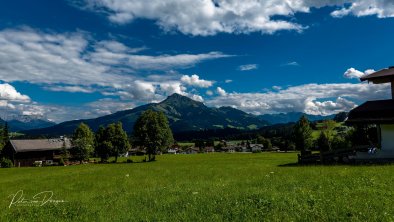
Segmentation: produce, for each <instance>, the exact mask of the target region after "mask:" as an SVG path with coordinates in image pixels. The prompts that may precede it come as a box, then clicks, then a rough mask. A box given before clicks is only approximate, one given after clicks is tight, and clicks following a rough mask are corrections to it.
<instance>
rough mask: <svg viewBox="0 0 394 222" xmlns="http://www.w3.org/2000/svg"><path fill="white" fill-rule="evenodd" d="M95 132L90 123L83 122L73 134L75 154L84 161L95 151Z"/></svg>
mask: <svg viewBox="0 0 394 222" xmlns="http://www.w3.org/2000/svg"><path fill="white" fill-rule="evenodd" d="M94 140H95V138H94V134H93V132H92V130H91V129H90V128H89V126H88V125H86V124H84V123H81V124H80V125H79V126H78V127H77V128H76V129H75V131H74V134H73V145H74V148H73V151H74V156H75V157H76V158H77V159H78V160H79V161H81V163H82V161H83V160H84V159H86V158H88V157H89V156H90V155H91V154H92V153H93V151H94Z"/></svg>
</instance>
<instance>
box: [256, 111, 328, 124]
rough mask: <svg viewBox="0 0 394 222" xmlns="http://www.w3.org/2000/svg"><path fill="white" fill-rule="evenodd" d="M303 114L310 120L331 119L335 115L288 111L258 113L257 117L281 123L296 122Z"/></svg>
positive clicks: (272, 122)
mask: <svg viewBox="0 0 394 222" xmlns="http://www.w3.org/2000/svg"><path fill="white" fill-rule="evenodd" d="M303 115H305V116H306V117H307V118H308V119H309V121H311V122H314V121H318V120H328V119H333V118H334V117H335V115H329V116H321V115H309V114H305V113H302V112H289V113H278V114H264V115H260V116H259V118H260V119H261V120H263V121H266V122H268V123H270V124H281V123H291V122H297V121H298V120H299V119H300V118H301V116H303Z"/></svg>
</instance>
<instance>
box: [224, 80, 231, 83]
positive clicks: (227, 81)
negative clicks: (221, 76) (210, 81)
mask: <svg viewBox="0 0 394 222" xmlns="http://www.w3.org/2000/svg"><path fill="white" fill-rule="evenodd" d="M224 82H225V83H231V82H233V80H232V79H226V80H224Z"/></svg>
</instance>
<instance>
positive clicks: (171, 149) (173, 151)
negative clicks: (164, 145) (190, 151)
mask: <svg viewBox="0 0 394 222" xmlns="http://www.w3.org/2000/svg"><path fill="white" fill-rule="evenodd" d="M167 153H168V154H177V153H178V149H177V148H169V149H168V150H167Z"/></svg>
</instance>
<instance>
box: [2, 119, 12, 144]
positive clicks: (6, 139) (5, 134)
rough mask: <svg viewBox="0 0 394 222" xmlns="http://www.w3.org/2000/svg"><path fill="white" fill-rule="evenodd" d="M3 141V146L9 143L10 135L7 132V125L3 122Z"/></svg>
mask: <svg viewBox="0 0 394 222" xmlns="http://www.w3.org/2000/svg"><path fill="white" fill-rule="evenodd" d="M3 140H4V144H7V143H8V141H10V134H9V131H8V123H7V122H5V125H4V128H3Z"/></svg>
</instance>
